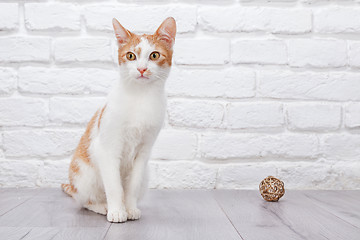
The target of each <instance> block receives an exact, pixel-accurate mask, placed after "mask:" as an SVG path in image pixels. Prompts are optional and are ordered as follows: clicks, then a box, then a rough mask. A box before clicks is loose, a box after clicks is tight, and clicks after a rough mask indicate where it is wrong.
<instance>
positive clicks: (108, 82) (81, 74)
mask: <svg viewBox="0 0 360 240" xmlns="http://www.w3.org/2000/svg"><path fill="white" fill-rule="evenodd" d="M119 76H120V75H119V73H118V72H117V71H114V70H106V69H98V68H41V67H22V68H20V70H19V91H20V92H23V93H39V94H84V93H86V94H97V93H101V94H105V93H108V92H109V90H110V88H111V86H112V84H113V83H114V82H115V81H118V80H119Z"/></svg>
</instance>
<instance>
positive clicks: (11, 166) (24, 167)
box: [0, 159, 42, 187]
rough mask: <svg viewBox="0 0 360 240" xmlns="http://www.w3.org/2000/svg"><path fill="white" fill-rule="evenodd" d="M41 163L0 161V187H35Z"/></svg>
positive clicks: (32, 161)
mask: <svg viewBox="0 0 360 240" xmlns="http://www.w3.org/2000/svg"><path fill="white" fill-rule="evenodd" d="M41 167H42V162H41V161H36V160H35V161H34V160H26V161H24V160H13V159H12V160H0V172H1V174H0V187H36V186H37V184H36V181H37V177H38V175H39V169H40V168H41Z"/></svg>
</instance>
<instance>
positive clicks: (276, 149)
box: [200, 133, 319, 159]
mask: <svg viewBox="0 0 360 240" xmlns="http://www.w3.org/2000/svg"><path fill="white" fill-rule="evenodd" d="M200 151H201V156H202V157H203V158H207V159H250V158H265V157H277V158H280V157H281V158H316V157H317V156H318V154H319V143H318V138H317V137H316V136H314V135H311V134H308V135H307V134H281V135H263V134H235V133H233V134H229V133H221V134H203V135H202V136H201V139H200Z"/></svg>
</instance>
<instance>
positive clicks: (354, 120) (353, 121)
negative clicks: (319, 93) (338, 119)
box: [345, 103, 360, 128]
mask: <svg viewBox="0 0 360 240" xmlns="http://www.w3.org/2000/svg"><path fill="white" fill-rule="evenodd" d="M345 126H346V127H348V128H357V127H360V103H349V104H347V105H346V106H345Z"/></svg>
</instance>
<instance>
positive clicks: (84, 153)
mask: <svg viewBox="0 0 360 240" xmlns="http://www.w3.org/2000/svg"><path fill="white" fill-rule="evenodd" d="M98 114H99V111H97V112H96V113H95V114H94V116H93V117H92V118H91V120H90V122H89V123H88V125H87V127H86V130H85V133H84V134H83V136H82V137H81V139H80V142H79V144H78V146H77V148H76V150H75V153H74V156H73V157H72V159H71V163H70V167H69V180H70V185H71V186H73V179H74V177H75V176H76V175H77V174H79V170H80V169H79V163H78V161H80V160H81V161H83V162H84V163H86V164H91V161H90V157H89V153H88V148H89V146H90V140H91V139H90V135H91V130H92V129H93V127H94V125H95V121H96V118H97V116H98ZM75 190H76V189H75Z"/></svg>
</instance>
